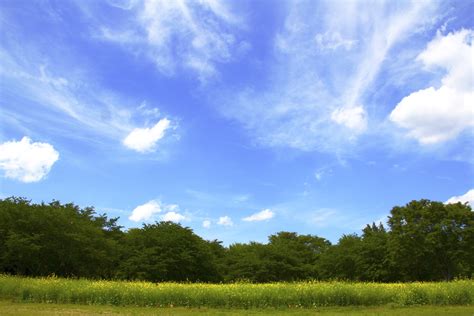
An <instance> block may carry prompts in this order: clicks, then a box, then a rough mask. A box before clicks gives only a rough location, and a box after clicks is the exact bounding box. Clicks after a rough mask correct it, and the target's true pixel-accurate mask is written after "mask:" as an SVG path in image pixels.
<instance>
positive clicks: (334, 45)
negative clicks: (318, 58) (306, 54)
mask: <svg viewBox="0 0 474 316" xmlns="http://www.w3.org/2000/svg"><path fill="white" fill-rule="evenodd" d="M314 39H315V40H316V43H317V45H318V47H319V48H320V49H322V50H336V49H339V48H344V49H345V50H350V49H351V48H352V46H354V45H355V44H356V42H357V41H355V40H350V39H346V38H342V36H341V34H340V33H339V32H326V33H324V34H316V36H315V38H314Z"/></svg>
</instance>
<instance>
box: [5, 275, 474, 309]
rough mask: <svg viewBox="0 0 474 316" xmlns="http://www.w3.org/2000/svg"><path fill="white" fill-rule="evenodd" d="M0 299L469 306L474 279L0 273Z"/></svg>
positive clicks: (151, 303) (473, 300) (473, 296)
mask: <svg viewBox="0 0 474 316" xmlns="http://www.w3.org/2000/svg"><path fill="white" fill-rule="evenodd" d="M0 298H9V299H14V300H19V301H30V302H47V303H77V304H104V305H129V306H160V307H168V306H187V307H220V308H222V307H228V308H266V307H272V308H282V307H301V308H311V307H319V306H349V305H353V306H355V305H359V306H360V305H363V306H374V305H385V304H391V305H396V306H405V305H425V304H427V305H471V304H474V281H469V280H463V281H453V282H442V283H441V282H440V283H419V282H417V283H392V284H381V283H346V282H301V283H272V284H248V283H235V284H203V283H191V284H183V283H158V284H154V283H150V282H125V281H91V280H73V279H61V278H55V277H52V278H24V277H15V276H7V275H0Z"/></svg>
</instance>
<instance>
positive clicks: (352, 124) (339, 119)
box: [331, 106, 367, 133]
mask: <svg viewBox="0 0 474 316" xmlns="http://www.w3.org/2000/svg"><path fill="white" fill-rule="evenodd" d="M331 119H332V120H333V121H334V122H336V123H338V124H341V125H344V126H345V127H347V128H349V129H351V130H353V131H354V132H356V133H361V132H363V131H365V129H366V128H367V113H366V111H365V109H364V108H363V107H362V106H354V107H342V108H338V109H336V110H334V111H333V112H332V113H331Z"/></svg>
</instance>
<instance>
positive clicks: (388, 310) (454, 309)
mask: <svg viewBox="0 0 474 316" xmlns="http://www.w3.org/2000/svg"><path fill="white" fill-rule="evenodd" d="M0 315H2V316H26V315H40V316H41V315H44V316H49V315H69V316H71V315H170V316H171V315H173V316H182V315H184V316H187V315H203V316H204V315H259V316H261V315H276V316H278V315H283V316H291V315H293V316H300V315H301V316H309V315H326V316H329V315H386V316H395V315H399V316H406V315H421V316H436V315H439V316H444V315H466V316H472V315H474V306H410V307H387V306H377V307H321V308H315V309H288V308H287V309H251V310H249V309H246V310H242V309H216V308H185V307H178V308H169V307H164V308H153V307H117V306H103V305H72V304H41V303H19V302H12V301H6V300H3V301H2V300H0Z"/></svg>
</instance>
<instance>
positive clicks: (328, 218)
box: [308, 209, 341, 227]
mask: <svg viewBox="0 0 474 316" xmlns="http://www.w3.org/2000/svg"><path fill="white" fill-rule="evenodd" d="M340 219H341V216H340V214H339V213H338V212H336V211H335V210H331V209H321V210H317V211H315V212H313V213H312V214H311V215H310V217H309V219H308V220H309V222H311V223H313V224H314V225H316V226H318V227H326V226H330V225H332V224H334V223H335V222H337V221H338V220H340Z"/></svg>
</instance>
